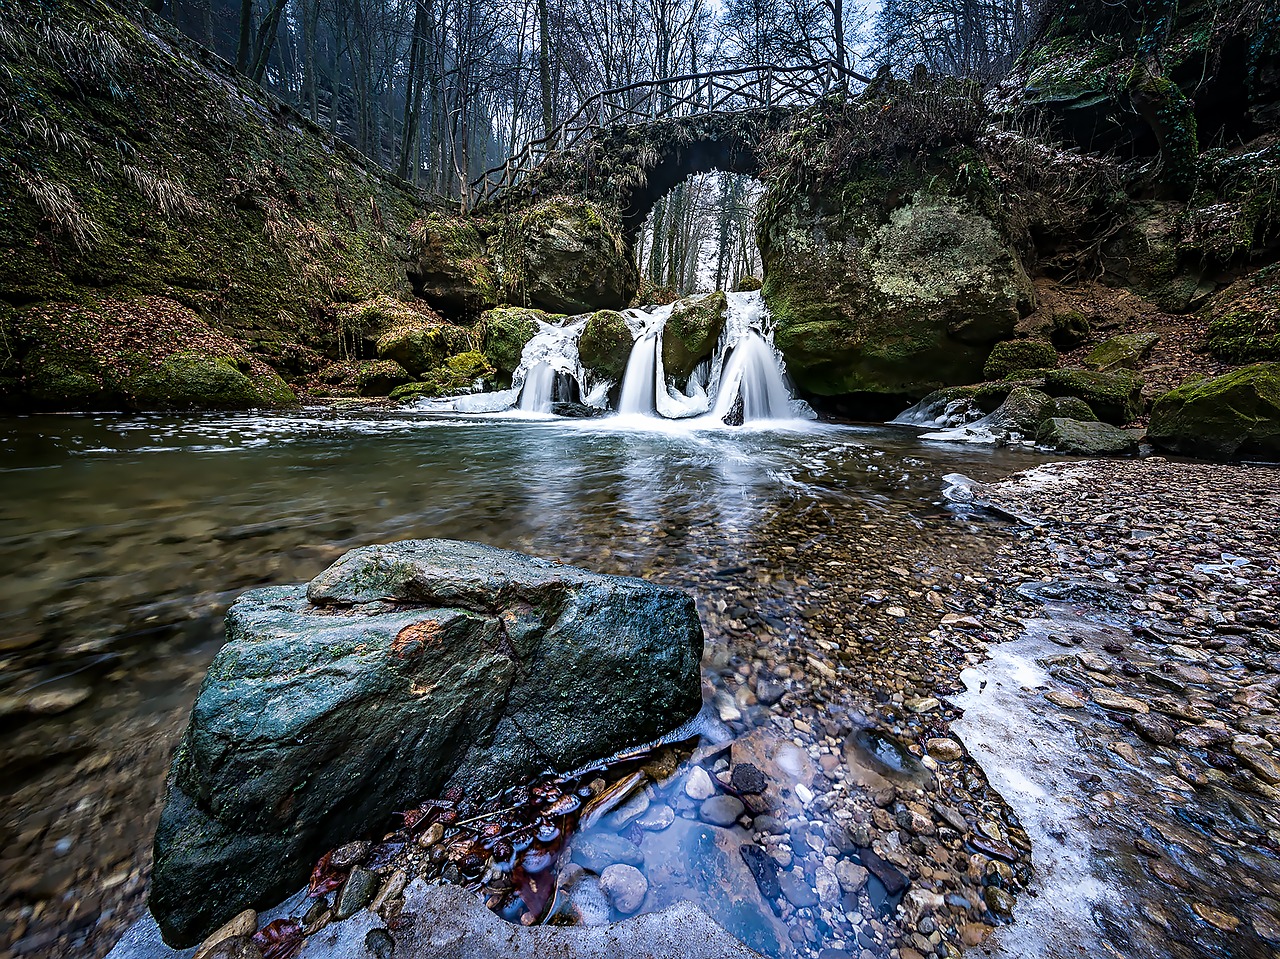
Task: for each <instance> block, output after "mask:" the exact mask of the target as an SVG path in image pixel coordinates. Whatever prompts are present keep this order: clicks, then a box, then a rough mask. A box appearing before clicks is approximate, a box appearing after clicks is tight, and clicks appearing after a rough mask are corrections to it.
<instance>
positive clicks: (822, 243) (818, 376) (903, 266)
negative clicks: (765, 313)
mask: <svg viewBox="0 0 1280 959" xmlns="http://www.w3.org/2000/svg"><path fill="white" fill-rule="evenodd" d="M894 176H895V177H897V180H893V179H889V180H886V179H885V178H884V177H883V176H881V175H879V174H876V173H875V172H871V171H868V172H865V173H864V174H862V179H858V178H857V177H854V179H853V181H852V182H851V183H850V184H849V186H848V187H847V188H846V189H845V190H844V191H843V193H842V194H841V196H840V200H841V202H842V204H843V205H842V206H841V207H840V209H839V210H838V211H833V210H831V209H829V208H828V207H826V206H823V205H822V204H824V203H827V202H828V201H826V200H823V199H820V196H813V195H808V194H805V195H794V194H793V195H790V196H786V195H783V194H782V192H781V190H775V191H773V192H771V193H770V195H769V198H768V199H769V202H767V203H766V205H765V208H764V210H763V211H762V214H761V221H760V226H759V231H758V236H759V240H760V246H761V252H762V255H763V257H764V262H765V282H764V288H763V292H764V297H765V302H766V303H767V304H768V306H769V309H770V312H771V313H772V314H773V316H774V318H775V320H776V322H777V331H776V335H775V342H776V343H777V344H778V346H779V348H780V349H781V350H782V352H783V355H784V356H785V358H786V360H787V368H788V371H789V372H790V373H791V376H792V377H793V378H794V380H795V381H796V384H797V385H798V386H799V387H800V388H801V389H802V390H804V391H806V392H809V393H814V394H818V395H824V396H837V395H841V394H848V393H865V392H873V393H888V394H897V395H904V394H905V395H915V396H923V395H925V394H927V393H929V392H930V391H931V390H934V389H937V388H939V387H942V386H947V385H953V384H961V383H972V382H974V381H975V380H978V379H980V378H981V374H982V368H983V364H984V363H985V361H986V359H987V355H988V353H989V352H990V349H991V346H992V344H993V343H995V342H997V341H999V340H1001V339H1005V338H1007V337H1009V336H1010V335H1011V334H1012V333H1013V330H1014V326H1015V324H1016V323H1017V321H1018V318H1019V316H1020V314H1021V312H1023V311H1024V310H1026V309H1029V306H1030V301H1031V285H1030V281H1029V280H1028V278H1027V275H1026V273H1025V271H1024V270H1023V268H1022V264H1021V262H1020V260H1019V258H1018V256H1017V254H1016V253H1015V252H1014V251H1013V250H1012V249H1011V248H1010V247H1009V246H1008V244H1006V243H1005V242H1004V241H1003V240H1002V239H1001V237H1000V234H999V232H998V231H997V229H996V228H995V226H994V225H993V223H992V221H991V220H990V219H989V218H988V216H987V215H986V213H985V212H983V211H982V210H981V209H979V208H978V206H977V205H976V204H975V203H974V202H971V201H970V200H968V199H966V198H965V197H964V196H957V195H953V194H950V193H948V192H946V190H947V187H946V181H945V179H944V178H941V177H939V178H934V179H932V180H928V183H929V184H932V185H924V184H922V181H925V180H926V179H927V178H926V177H925V175H924V174H923V173H922V172H921V171H915V170H911V169H908V168H905V167H904V168H899V169H898V170H897V171H896V173H895V174H894ZM904 183H911V184H915V186H914V192H913V193H910V194H909V196H910V199H908V200H906V201H905V202H903V203H902V204H901V205H899V206H897V207H895V208H894V209H892V210H885V209H884V206H883V204H884V203H885V201H886V200H887V199H888V198H889V197H890V196H891V195H893V194H894V193H895V192H897V191H900V190H902V188H903V185H904ZM820 188H821V189H824V190H825V189H827V188H829V185H821V186H819V185H815V189H820ZM771 190H773V188H771ZM830 202H835V199H834V198H833V199H832V200H831V201H830Z"/></svg>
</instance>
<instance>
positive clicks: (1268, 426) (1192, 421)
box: [1147, 363, 1280, 461]
mask: <svg viewBox="0 0 1280 959" xmlns="http://www.w3.org/2000/svg"><path fill="white" fill-rule="evenodd" d="M1147 435H1148V437H1149V438H1150V439H1151V441H1152V442H1153V443H1155V444H1156V445H1157V446H1160V447H1163V448H1164V449H1167V450H1170V451H1172V452H1175V453H1182V454H1185V455H1188V456H1204V457H1208V458H1209V459H1218V460H1231V459H1251V458H1252V459H1264V460H1269V461H1280V363H1258V364H1255V365H1253V366H1246V367H1243V368H1241V369H1238V370H1235V371H1233V372H1231V373H1227V374H1226V375H1224V376H1218V377H1214V378H1212V379H1202V380H1197V381H1194V382H1191V383H1186V384H1184V385H1182V386H1180V387H1178V388H1177V389H1174V390H1170V391H1169V392H1168V393H1166V394H1165V395H1164V396H1162V397H1160V398H1159V399H1158V400H1157V401H1156V403H1155V406H1154V407H1153V408H1152V410H1151V425H1150V427H1149V429H1148V430H1147Z"/></svg>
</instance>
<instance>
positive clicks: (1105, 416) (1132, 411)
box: [1045, 369, 1142, 426]
mask: <svg viewBox="0 0 1280 959" xmlns="http://www.w3.org/2000/svg"><path fill="white" fill-rule="evenodd" d="M1045 392H1047V393H1048V394H1049V395H1050V396H1076V397H1079V398H1080V399H1082V400H1084V401H1085V402H1086V403H1088V404H1089V407H1090V408H1091V409H1092V410H1093V411H1094V413H1096V414H1097V416H1098V418H1099V419H1101V420H1105V421H1106V422H1108V423H1114V424H1115V425H1117V426H1124V425H1125V424H1126V423H1131V422H1133V420H1134V419H1136V418H1137V416H1138V414H1139V413H1140V412H1142V377H1140V376H1138V375H1137V374H1136V373H1133V372H1131V371H1129V370H1112V371H1110V372H1107V373H1103V372H1099V371H1097V370H1080V369H1065V370H1051V371H1050V372H1049V373H1048V374H1047V375H1046V376H1045Z"/></svg>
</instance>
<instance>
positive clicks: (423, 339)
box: [378, 320, 471, 376]
mask: <svg viewBox="0 0 1280 959" xmlns="http://www.w3.org/2000/svg"><path fill="white" fill-rule="evenodd" d="M470 347H471V336H470V334H469V333H468V332H467V331H466V330H464V329H463V328H462V327H460V326H454V325H453V324H452V323H435V324H432V323H427V322H423V321H422V320H415V321H412V322H411V323H406V324H402V325H400V326H395V327H392V328H391V329H390V330H388V331H387V332H386V333H384V334H382V336H380V337H379V338H378V359H380V360H395V362H397V363H399V364H400V365H401V366H403V367H404V368H405V369H406V370H408V371H409V372H410V373H411V374H413V375H414V376H421V375H422V374H424V373H426V372H427V371H428V370H433V369H435V368H436V367H437V366H439V365H440V364H441V363H443V362H444V361H445V359H446V358H448V357H450V356H452V355H454V354H455V353H461V352H465V351H467V350H468V349H470Z"/></svg>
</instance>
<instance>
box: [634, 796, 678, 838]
mask: <svg viewBox="0 0 1280 959" xmlns="http://www.w3.org/2000/svg"><path fill="white" fill-rule="evenodd" d="M675 821H676V814H675V811H674V810H673V809H672V808H671V807H670V806H668V805H667V804H666V803H654V804H653V805H652V806H650V807H649V808H648V809H646V810H645V811H644V812H642V813H641V814H640V815H639V816H637V817H636V825H637V826H639V827H640V828H641V829H651V830H653V831H655V832H657V831H659V830H662V829H666V828H667V827H668V826H670V825H671V824H672V823H673V822H675Z"/></svg>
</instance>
